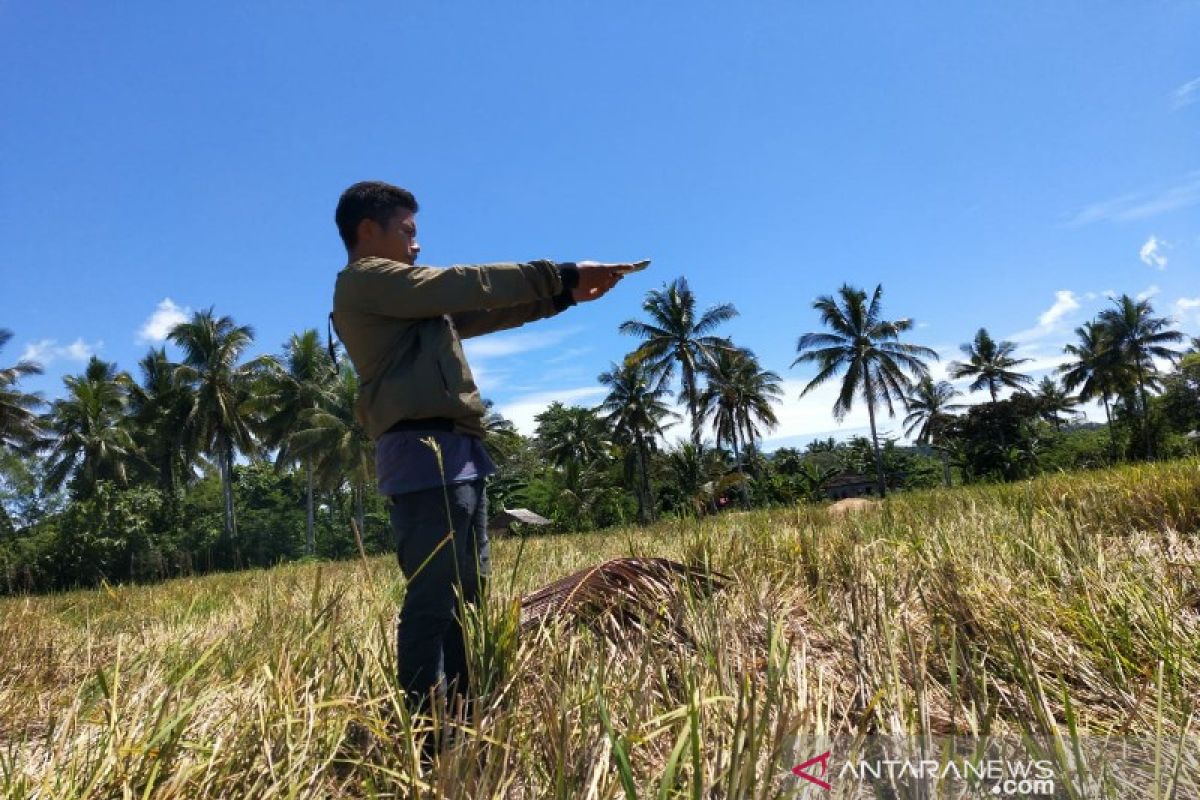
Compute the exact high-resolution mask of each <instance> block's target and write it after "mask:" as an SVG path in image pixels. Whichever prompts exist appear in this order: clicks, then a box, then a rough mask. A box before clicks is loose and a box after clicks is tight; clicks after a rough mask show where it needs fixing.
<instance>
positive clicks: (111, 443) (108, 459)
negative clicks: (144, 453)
mask: <svg viewBox="0 0 1200 800" xmlns="http://www.w3.org/2000/svg"><path fill="white" fill-rule="evenodd" d="M63 383H64V384H65V386H66V389H67V396H66V397H64V398H62V399H61V400H56V401H54V403H53V404H52V405H51V407H50V413H49V416H48V419H47V425H48V427H49V428H50V429H51V430H52V431H53V432H54V433H55V435H56V436H57V439H56V440H55V443H54V445H53V447H52V448H51V450H50V454H49V465H48V468H47V473H46V481H47V483H48V484H49V486H50V488H51V489H58V488H59V487H62V486H64V485H67V484H68V482H69V485H70V490H71V493H72V495H74V496H75V497H79V498H86V497H90V496H91V494H92V492H94V491H95V490H96V487H97V485H98V484H99V483H100V481H111V482H113V483H115V484H117V485H118V486H126V485H128V484H129V481H130V478H131V475H132V474H133V471H134V470H135V469H136V468H137V467H139V466H141V465H143V464H144V459H142V457H141V455H140V454H139V453H138V451H137V448H136V447H135V445H134V440H133V435H132V433H131V432H130V429H129V426H128V425H127V424H126V420H125V411H126V405H127V390H128V387H129V385H130V383H131V380H130V378H129V376H128V375H127V374H125V373H123V372H118V371H117V367H116V365H115V364H111V363H109V362H107V361H101V360H100V359H99V358H96V357H95V356H92V358H91V360H90V361H89V362H88V365H87V368H86V369H85V370H84V373H83V374H82V375H69V376H67V377H66V378H64V379H63Z"/></svg>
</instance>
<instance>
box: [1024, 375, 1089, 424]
mask: <svg viewBox="0 0 1200 800" xmlns="http://www.w3.org/2000/svg"><path fill="white" fill-rule="evenodd" d="M1035 397H1036V398H1037V400H1038V404H1039V405H1040V406H1041V409H1042V410H1041V417H1042V419H1044V420H1046V421H1047V422H1049V423H1050V424H1051V425H1053V426H1054V430H1056V431H1057V430H1060V429H1061V428H1062V423H1063V422H1064V415H1069V416H1070V417H1076V416H1078V412H1076V411H1075V406H1077V405H1079V401H1078V400H1077V399H1075V398H1074V397H1072V396H1071V394H1070V392H1068V391H1067V390H1066V389H1064V388H1062V387H1061V386H1059V385H1058V381H1056V380H1054V378H1052V377H1050V376H1049V375H1047V376H1046V377H1044V378H1042V382H1041V383H1039V384H1038V392H1037V394H1036V395H1035Z"/></svg>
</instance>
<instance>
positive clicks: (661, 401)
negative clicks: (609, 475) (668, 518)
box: [598, 358, 679, 522]
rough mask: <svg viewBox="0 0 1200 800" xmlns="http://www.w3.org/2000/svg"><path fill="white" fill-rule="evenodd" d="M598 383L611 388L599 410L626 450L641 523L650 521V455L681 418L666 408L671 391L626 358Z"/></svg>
mask: <svg viewBox="0 0 1200 800" xmlns="http://www.w3.org/2000/svg"><path fill="white" fill-rule="evenodd" d="M598 380H599V381H600V384H601V385H602V386H605V387H607V388H608V395H607V396H606V397H605V398H604V401H603V402H602V403H601V404H600V408H599V410H600V412H601V413H604V414H605V416H604V423H605V424H606V425H608V426H609V427H610V429H611V430H612V432H613V437H614V440H615V441H616V443H617V444H618V445H620V446H621V447H622V448H623V451H624V455H625V457H624V458H623V462H624V465H625V477H626V483H627V484H628V483H633V485H634V493H635V494H636V496H637V504H638V511H637V514H638V520H639V521H641V522H648V521H650V520H652V519H653V518H654V489H653V487H652V485H651V482H650V458H651V454H653V453H655V452H656V451H657V450H658V440H659V439H660V438H661V437H662V436H663V433H664V431H665V430H666V428H668V427H670V426H671V425H673V424H674V422H673V421H672V420H676V419H678V418H679V415H678V414H676V413H675V412H673V411H671V409H670V408H669V407H668V406H667V401H668V398H670V396H671V391H670V390H669V389H667V387H666V386H665V385H664V383H663V381H662V379H661V378H655V376H654V374H653V373H652V372H651V370H650V369H649V368H648V367H647V365H646V363H645V362H644V361H641V360H639V359H637V358H626V359H625V361H624V363H622V364H621V365H619V366H618V365H616V364H613V365H612V367H611V368H609V369H608V371H606V372H603V373H601V374H600V377H599V379H598Z"/></svg>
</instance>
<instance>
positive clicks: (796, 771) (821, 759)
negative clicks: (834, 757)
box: [792, 750, 832, 791]
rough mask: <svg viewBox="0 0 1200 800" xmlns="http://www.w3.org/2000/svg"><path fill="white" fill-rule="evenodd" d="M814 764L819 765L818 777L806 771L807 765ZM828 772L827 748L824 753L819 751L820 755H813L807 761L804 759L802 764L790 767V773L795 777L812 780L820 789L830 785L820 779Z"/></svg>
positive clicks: (826, 788)
mask: <svg viewBox="0 0 1200 800" xmlns="http://www.w3.org/2000/svg"><path fill="white" fill-rule="evenodd" d="M814 764H820V765H821V777H820V778H818V777H817V776H816V775H809V774H808V772H806V770H807V769H808V768H809V767H811V766H813V765H814ZM828 773H829V751H828V750H826V751H825V752H824V753H821V755H819V756H814V757H813V758H810V759H809V760H808V761H805V762H804V763H803V764H797V765H796V766H794V767H792V774H793V775H795V776H796V777H797V778H804V779H805V780H806V781H812V782H813V783H815V784H816V785H817V786H820V787H821V788H822V789H825V790H827V791H828V790H829V789H830V788H832V787H831V786H830V785H829V783H828V782H827V781H824V780H821V778H824V777H825V775H827V774H828Z"/></svg>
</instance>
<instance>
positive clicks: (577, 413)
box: [534, 402, 612, 468]
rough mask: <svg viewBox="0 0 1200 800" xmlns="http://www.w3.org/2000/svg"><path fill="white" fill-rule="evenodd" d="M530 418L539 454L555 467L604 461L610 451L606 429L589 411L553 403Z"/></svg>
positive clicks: (593, 412)
mask: <svg viewBox="0 0 1200 800" xmlns="http://www.w3.org/2000/svg"><path fill="white" fill-rule="evenodd" d="M534 419H535V420H536V421H537V424H538V427H537V436H538V441H539V443H540V446H541V449H542V452H543V453H545V455H546V458H547V459H548V460H549V461H550V463H552V464H554V465H555V466H556V467H559V468H562V467H565V466H566V465H567V463H568V462H578V463H582V464H592V463H594V462H596V461H599V460H601V459H604V458H607V457H608V455H609V451H610V450H611V449H612V441H611V440H610V438H609V432H608V430H607V429H606V428H605V426H604V424H603V423H602V422H601V421H600V418H599V417H598V416H596V412H595V411H593V410H592V409H590V408H583V407H582V406H565V405H563V404H562V403H560V402H554V403H551V404H550V406H549V407H548V408H546V409H545V410H544V411H542V412H541V413H540V414H538V415H537V416H536V417H534Z"/></svg>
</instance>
